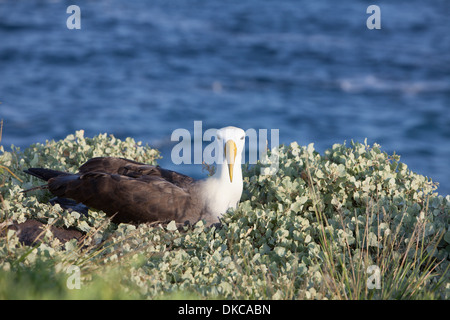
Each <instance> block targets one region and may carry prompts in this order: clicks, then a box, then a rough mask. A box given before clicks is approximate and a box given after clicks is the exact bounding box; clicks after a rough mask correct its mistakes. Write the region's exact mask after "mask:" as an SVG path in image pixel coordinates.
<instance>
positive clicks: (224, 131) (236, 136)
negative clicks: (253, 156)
mask: <svg viewBox="0 0 450 320" xmlns="http://www.w3.org/2000/svg"><path fill="white" fill-rule="evenodd" d="M216 141H217V143H218V144H219V148H220V149H221V150H223V157H222V159H218V161H219V163H218V165H220V164H222V165H226V166H227V168H228V175H229V179H230V183H233V175H234V172H235V168H236V169H237V171H238V174H240V175H242V174H241V167H240V166H241V161H242V150H243V149H244V146H245V131H244V130H242V129H241V128H237V127H225V128H221V129H219V130H217V133H216ZM220 161H222V163H220ZM235 164H236V166H235ZM239 179H240V180H242V177H239Z"/></svg>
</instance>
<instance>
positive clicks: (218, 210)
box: [203, 154, 243, 218]
mask: <svg viewBox="0 0 450 320" xmlns="http://www.w3.org/2000/svg"><path fill="white" fill-rule="evenodd" d="M242 189H243V181H242V166H241V155H240V154H237V155H236V160H235V165H234V166H233V181H230V174H229V171H228V163H227V161H226V159H225V160H224V161H223V163H222V164H218V165H217V168H216V173H215V174H214V175H213V176H211V177H209V178H207V179H206V180H205V185H204V190H203V192H204V194H206V195H207V197H206V201H207V204H208V207H209V209H210V211H211V213H212V214H213V215H214V216H216V217H217V218H220V217H221V216H222V215H223V214H224V213H225V212H226V211H227V210H228V208H236V207H237V204H238V202H239V200H240V199H241V195H242Z"/></svg>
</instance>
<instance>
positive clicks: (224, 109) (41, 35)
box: [0, 0, 450, 195]
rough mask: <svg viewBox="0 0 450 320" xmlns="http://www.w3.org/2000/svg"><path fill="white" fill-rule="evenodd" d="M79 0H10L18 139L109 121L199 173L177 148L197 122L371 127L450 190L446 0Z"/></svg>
mask: <svg viewBox="0 0 450 320" xmlns="http://www.w3.org/2000/svg"><path fill="white" fill-rule="evenodd" d="M71 4H74V3H72V2H68V1H54V0H53V1H38V0H36V1H12V0H10V1H8V0H0V102H1V104H0V118H3V120H4V128H3V137H2V144H3V145H4V146H9V145H11V144H14V145H16V146H20V147H22V148H24V147H26V146H28V145H30V144H31V143H35V142H45V140H47V139H48V140H51V139H62V138H64V137H65V136H67V135H68V134H71V133H73V132H75V131H76V130H79V129H84V130H85V135H86V136H93V135H96V134H98V133H103V132H107V133H111V134H114V135H115V136H116V137H118V138H125V137H128V136H130V137H133V138H134V139H136V140H139V141H143V142H144V143H148V144H150V145H152V146H154V147H157V148H159V149H160V150H162V153H163V156H164V159H162V160H161V161H160V164H161V165H162V166H165V167H169V168H171V169H175V170H179V171H181V172H184V173H187V174H192V175H194V176H201V175H202V174H203V175H204V174H205V173H201V170H200V169H199V166H189V165H184V166H181V167H177V166H175V165H173V164H172V162H171V159H170V151H171V148H172V146H173V143H172V142H171V141H170V136H171V134H172V132H173V130H175V129H177V128H185V129H188V130H189V131H191V132H193V129H194V121H202V124H203V129H204V130H206V129H208V128H219V127H223V126H227V125H235V126H239V127H242V128H244V129H249V128H254V129H269V130H270V129H279V133H280V137H279V140H280V143H285V144H288V143H290V142H292V141H297V142H298V143H299V144H301V145H307V144H309V143H314V146H315V148H316V149H317V150H318V151H320V152H323V151H324V150H326V149H327V148H330V147H331V146H332V145H333V144H334V143H343V142H344V141H347V143H349V142H350V141H351V140H354V141H360V142H363V141H364V139H365V138H367V141H368V143H369V144H373V143H375V142H376V143H379V144H381V146H382V150H384V151H386V152H388V153H393V152H394V151H395V152H396V153H397V154H400V155H401V156H402V158H401V159H402V161H403V162H405V163H406V164H408V166H409V168H411V169H412V170H413V171H415V172H417V173H420V174H423V175H426V176H428V177H431V178H432V179H433V180H434V181H437V182H439V183H440V187H439V189H438V191H439V192H440V193H441V194H444V195H445V194H449V193H450V169H449V161H450V160H449V159H450V2H449V1H448V0H440V1H439V0H429V1H419V0H408V1H406V0H405V1H403V0H397V1H387V0H385V1H383V0H381V1H377V2H376V3H372V2H371V1H352V0H342V1H339V2H337V1H331V0H329V1H320V0H318V1H298V0H280V1H275V0H272V1H270V0H268V1H261V0H244V1H242V0H240V1H237V0H231V1H216V0H189V1H186V0H148V1H119V0H97V1H76V4H77V5H78V6H79V7H80V9H81V29H79V30H76V29H73V30H69V29H68V28H67V26H66V21H67V19H68V18H69V16H70V14H68V13H67V12H66V9H67V7H68V6H69V5H71ZM371 4H376V5H378V6H379V7H380V9H381V29H379V30H369V29H368V28H367V27H366V20H367V18H368V17H369V16H370V14H367V13H366V10H367V7H368V6H369V5H371Z"/></svg>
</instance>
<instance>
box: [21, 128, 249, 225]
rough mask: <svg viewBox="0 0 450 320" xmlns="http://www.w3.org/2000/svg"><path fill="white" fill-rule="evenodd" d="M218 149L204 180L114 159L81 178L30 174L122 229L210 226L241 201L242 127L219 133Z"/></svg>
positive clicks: (98, 161)
mask: <svg viewBox="0 0 450 320" xmlns="http://www.w3.org/2000/svg"><path fill="white" fill-rule="evenodd" d="M215 143H216V144H217V145H216V149H215V150H219V149H218V148H220V150H223V153H222V152H219V153H218V154H220V156H218V159H216V172H215V173H214V174H213V175H212V176H210V177H207V178H205V179H201V180H196V179H194V178H192V177H189V176H186V175H183V174H181V173H178V172H175V171H171V170H167V169H163V168H161V167H159V166H153V165H148V164H143V163H139V162H136V161H133V160H128V159H124V158H114V157H97V158H92V159H90V160H88V161H87V162H86V163H84V164H83V165H82V166H81V167H80V168H79V169H78V173H67V172H62V171H56V170H52V169H45V168H29V169H27V170H24V171H25V172H26V173H28V174H31V175H33V176H35V177H38V178H40V179H42V180H45V181H47V184H46V185H44V186H43V188H47V189H48V190H49V191H50V192H51V193H52V194H53V195H55V196H56V197H60V198H69V199H73V200H75V201H76V202H78V203H82V204H84V205H86V206H88V207H92V208H94V209H97V210H102V211H103V212H105V213H106V214H107V215H108V216H109V217H112V221H113V222H116V223H132V224H140V223H146V222H168V221H172V220H174V221H175V222H177V223H186V222H189V223H191V224H193V223H196V222H198V221H199V220H204V221H205V222H206V224H207V225H211V224H213V223H217V222H219V219H220V217H221V216H222V215H223V214H224V213H225V212H226V211H227V210H228V209H229V208H236V207H237V205H238V203H239V201H240V198H241V195H242V190H243V182H242V168H241V162H242V150H243V148H244V144H245V132H244V130H242V129H240V128H237V127H225V128H222V129H219V130H217V132H216V139H215ZM216 152H217V151H216Z"/></svg>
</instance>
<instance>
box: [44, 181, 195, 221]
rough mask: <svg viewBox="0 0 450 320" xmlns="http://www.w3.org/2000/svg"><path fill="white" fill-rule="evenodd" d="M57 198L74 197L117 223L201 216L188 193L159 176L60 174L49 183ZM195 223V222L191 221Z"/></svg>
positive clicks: (184, 218) (187, 218)
mask: <svg viewBox="0 0 450 320" xmlns="http://www.w3.org/2000/svg"><path fill="white" fill-rule="evenodd" d="M48 187H49V190H50V191H51V192H52V193H53V194H54V195H56V196H58V197H65V198H71V199H74V200H76V201H78V202H81V203H83V204H85V205H87V206H90V207H92V208H95V209H99V210H102V211H104V212H105V213H106V214H107V215H108V216H114V217H113V221H114V222H126V223H143V222H153V221H170V220H175V221H176V222H185V221H186V220H191V219H190V217H195V216H197V217H198V216H199V213H198V212H194V211H196V210H200V209H196V206H195V205H193V203H192V202H193V201H195V195H194V198H192V197H191V196H192V195H191V194H190V193H189V190H185V189H182V188H180V187H178V186H176V185H174V184H172V183H171V182H169V181H167V180H165V179H164V178H162V177H160V176H158V175H142V176H140V177H138V178H132V177H129V176H124V175H120V174H110V173H104V172H87V173H84V174H74V175H61V176H57V177H55V178H52V179H50V180H49V181H48ZM191 222H195V221H191Z"/></svg>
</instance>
